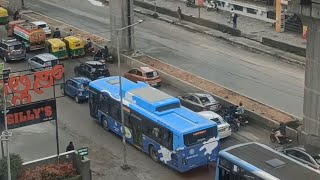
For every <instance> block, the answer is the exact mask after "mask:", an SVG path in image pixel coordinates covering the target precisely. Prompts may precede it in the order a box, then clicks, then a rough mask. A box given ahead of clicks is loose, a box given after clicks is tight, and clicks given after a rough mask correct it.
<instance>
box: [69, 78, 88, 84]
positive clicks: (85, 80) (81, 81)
mask: <svg viewBox="0 0 320 180" xmlns="http://www.w3.org/2000/svg"><path fill="white" fill-rule="evenodd" d="M71 80H73V81H75V82H77V83H79V84H84V83H89V82H91V79H89V78H86V77H74V78H71Z"/></svg>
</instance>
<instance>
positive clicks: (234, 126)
mask: <svg viewBox="0 0 320 180" xmlns="http://www.w3.org/2000/svg"><path fill="white" fill-rule="evenodd" d="M224 120H225V121H227V123H228V124H230V128H231V131H232V132H238V131H239V129H240V126H241V123H240V121H239V119H238V118H235V117H234V116H232V115H231V114H229V113H227V114H225V116H224Z"/></svg>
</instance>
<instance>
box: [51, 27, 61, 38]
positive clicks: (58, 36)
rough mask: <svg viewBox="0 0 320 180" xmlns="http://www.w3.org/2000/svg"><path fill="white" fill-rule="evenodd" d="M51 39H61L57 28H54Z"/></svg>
mask: <svg viewBox="0 0 320 180" xmlns="http://www.w3.org/2000/svg"><path fill="white" fill-rule="evenodd" d="M52 37H53V38H61V32H60V30H59V28H56V30H55V31H54V32H53V35H52Z"/></svg>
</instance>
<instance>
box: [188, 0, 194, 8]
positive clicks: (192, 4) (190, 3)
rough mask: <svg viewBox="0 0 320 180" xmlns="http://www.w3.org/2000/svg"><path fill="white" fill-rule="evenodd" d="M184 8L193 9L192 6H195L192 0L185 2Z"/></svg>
mask: <svg viewBox="0 0 320 180" xmlns="http://www.w3.org/2000/svg"><path fill="white" fill-rule="evenodd" d="M186 6H187V7H194V6H195V2H194V0H187V2H186Z"/></svg>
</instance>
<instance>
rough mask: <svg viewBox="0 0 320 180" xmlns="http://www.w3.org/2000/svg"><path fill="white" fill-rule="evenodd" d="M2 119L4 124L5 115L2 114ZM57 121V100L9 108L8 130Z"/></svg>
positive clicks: (0, 116)
mask: <svg viewBox="0 0 320 180" xmlns="http://www.w3.org/2000/svg"><path fill="white" fill-rule="evenodd" d="M0 119H1V122H2V123H4V116H3V113H1V115H0ZM56 119H57V107H56V100H55V99H49V100H44V101H38V102H34V103H30V104H26V105H19V106H13V107H9V108H8V112H7V122H8V123H7V124H8V129H15V128H19V127H23V126H29V125H33V124H38V123H43V122H46V121H51V120H56Z"/></svg>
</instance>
